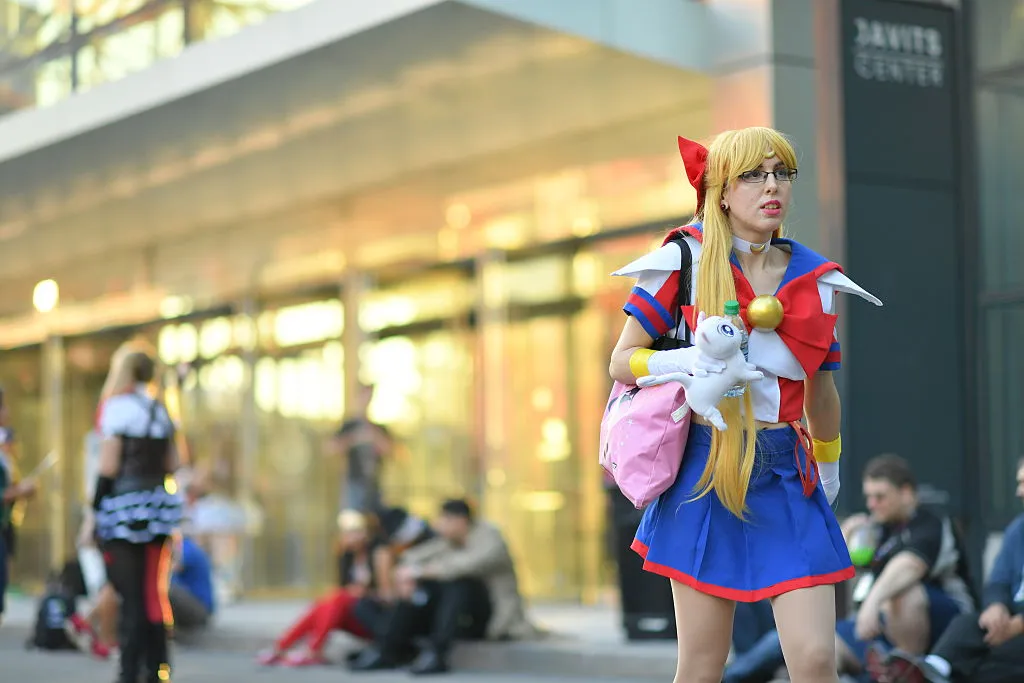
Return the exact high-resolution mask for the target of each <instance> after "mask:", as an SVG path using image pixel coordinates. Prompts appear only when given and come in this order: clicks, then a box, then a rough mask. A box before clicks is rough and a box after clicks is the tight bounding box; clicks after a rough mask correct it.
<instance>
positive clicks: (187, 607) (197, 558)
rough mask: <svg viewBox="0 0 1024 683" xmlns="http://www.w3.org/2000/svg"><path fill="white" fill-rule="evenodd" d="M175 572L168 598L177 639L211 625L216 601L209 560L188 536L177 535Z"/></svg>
mask: <svg viewBox="0 0 1024 683" xmlns="http://www.w3.org/2000/svg"><path fill="white" fill-rule="evenodd" d="M175 536H176V538H175V539H174V540H175V548H174V555H173V556H174V568H173V569H172V572H171V588H170V590H169V591H168V593H167V598H168V600H169V601H170V603H171V615H172V616H173V617H174V632H175V636H178V635H187V634H189V633H190V632H194V631H198V630H201V629H203V628H205V627H206V626H207V624H209V623H210V617H212V616H213V613H214V609H215V605H216V601H215V599H214V594H213V593H214V591H213V569H212V567H211V565H210V557H209V556H208V555H207V554H206V551H204V550H203V549H202V548H201V547H199V544H198V543H196V542H195V541H194V540H192V538H190V537H189V536H188V535H186V534H175Z"/></svg>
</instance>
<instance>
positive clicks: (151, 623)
mask: <svg viewBox="0 0 1024 683" xmlns="http://www.w3.org/2000/svg"><path fill="white" fill-rule="evenodd" d="M124 363H125V364H126V366H127V367H128V368H129V370H130V372H131V375H132V380H133V382H134V384H135V390H134V391H131V392H127V393H121V394H117V395H114V396H111V397H110V398H109V399H108V400H107V401H106V403H105V404H104V406H103V413H102V416H101V418H100V432H101V433H102V436H103V441H102V444H101V450H100V462H99V468H98V469H99V472H98V477H97V481H96V487H95V498H94V500H93V510H94V511H95V513H96V514H95V521H94V523H95V528H96V532H97V536H98V537H99V539H100V541H101V543H102V544H103V549H104V552H105V553H106V555H107V558H108V567H107V571H108V574H109V578H110V581H111V582H112V583H113V585H114V588H115V589H116V590H117V592H118V594H120V596H121V610H120V618H119V627H120V628H119V630H120V638H119V644H120V647H121V657H120V675H119V678H118V681H119V683H137V681H138V680H139V674H140V673H141V672H143V671H145V678H144V679H143V680H145V681H147V683H156V682H157V681H161V682H165V681H168V680H170V663H169V659H170V658H169V653H168V646H167V629H168V626H169V625H170V624H171V623H172V619H171V615H170V610H169V609H168V607H167V606H168V599H167V591H168V581H167V571H168V569H169V567H170V559H171V558H170V553H171V543H170V540H169V539H170V536H171V534H172V532H173V531H174V530H175V529H176V528H177V527H178V525H179V524H180V522H181V516H182V508H183V501H182V499H181V496H180V495H179V494H178V493H177V491H176V490H173V492H172V490H168V488H167V486H166V480H167V478H168V477H169V476H170V475H171V474H172V473H173V472H174V470H175V469H176V466H177V452H176V450H175V448H174V438H173V437H174V424H173V422H172V421H171V418H170V416H169V415H168V413H167V409H166V408H165V407H164V406H163V404H162V403H161V402H160V401H158V400H157V399H156V398H154V397H153V396H152V395H151V393H150V391H149V387H150V385H151V384H152V383H153V379H154V376H155V369H156V368H155V366H156V364H155V362H154V361H153V359H152V358H151V357H150V356H149V355H148V354H146V353H143V352H134V353H131V354H129V355H128V356H127V357H126V358H125V360H124Z"/></svg>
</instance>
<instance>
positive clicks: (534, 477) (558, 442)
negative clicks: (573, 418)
mask: <svg viewBox="0 0 1024 683" xmlns="http://www.w3.org/2000/svg"><path fill="white" fill-rule="evenodd" d="M568 322H569V318H568V317H563V316H544V317H537V318H530V319H527V320H523V321H520V322H514V323H511V324H509V325H508V326H507V328H506V346H505V368H506V369H505V373H504V382H505V384H504V386H503V389H504V391H505V393H506V396H507V399H508V400H507V401H506V402H505V415H504V423H505V425H506V444H505V452H506V453H507V454H508V456H509V457H508V458H506V460H505V467H504V470H505V474H506V475H507V484H505V485H504V486H502V487H501V488H494V487H493V486H492V485H491V484H492V482H491V478H490V477H488V479H487V482H488V490H487V494H486V496H485V501H486V502H487V510H488V514H489V515H492V516H494V518H497V519H500V520H501V521H502V526H503V528H504V529H505V531H506V533H507V534H508V538H509V542H510V544H511V546H512V549H513V552H514V553H515V557H516V560H517V563H518V566H519V568H520V571H521V576H522V582H523V589H524V591H525V592H526V593H527V594H528V595H530V596H533V597H543V598H547V599H561V598H575V597H578V596H579V591H580V567H579V557H578V555H579V549H580V544H581V539H580V538H579V536H578V532H577V530H576V517H577V516H578V515H579V514H580V511H579V510H577V509H576V501H577V496H578V491H579V489H580V487H581V485H582V483H581V481H580V477H581V475H580V471H581V469H580V455H579V454H578V452H577V451H576V450H575V448H574V444H573V436H572V432H571V431H570V427H569V424H570V422H569V412H568V410H569V405H570V392H572V391H573V388H572V387H571V386H570V384H569V378H570V372H569V365H570V363H572V362H573V359H572V354H570V348H571V345H570V337H569V334H568ZM539 387H543V388H544V389H547V390H549V391H550V395H551V400H550V401H547V400H541V401H534V400H532V399H533V397H534V396H535V393H536V391H537V389H538V388H539ZM536 547H544V548H549V549H550V552H545V553H536V552H531V551H530V549H531V548H536Z"/></svg>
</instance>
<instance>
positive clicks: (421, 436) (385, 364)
mask: <svg viewBox="0 0 1024 683" xmlns="http://www.w3.org/2000/svg"><path fill="white" fill-rule="evenodd" d="M469 340H470V337H469V336H468V335H466V334H465V333H463V332H457V331H448V330H439V331H436V332H430V333H427V334H424V335H417V336H416V337H391V338H387V339H383V340H381V341H379V342H377V343H375V344H371V345H369V348H368V349H367V351H366V352H365V354H364V355H363V357H364V359H365V364H366V371H367V379H368V380H369V381H372V382H373V383H374V386H375V391H374V397H373V402H372V403H371V404H370V409H369V413H370V417H371V419H374V420H376V421H379V422H381V423H382V424H385V425H387V427H388V428H389V429H390V430H391V432H392V433H393V434H394V435H395V438H396V440H397V443H398V444H399V446H398V448H397V450H396V453H395V454H394V456H393V462H391V463H389V464H388V465H387V466H386V467H385V468H384V492H385V496H386V498H387V499H388V500H391V501H395V503H396V504H401V505H408V506H409V507H410V509H413V510H415V511H416V512H418V513H420V514H424V515H428V516H431V517H432V516H433V515H434V514H436V511H437V510H436V509H437V504H438V503H439V502H440V501H441V500H442V499H443V498H446V497H451V496H463V495H474V494H475V492H476V489H477V486H478V484H479V481H480V479H481V478H482V477H483V471H482V470H480V469H479V468H478V467H479V460H478V458H477V457H476V456H475V445H474V430H473V422H472V420H473V410H472V406H473V400H474V392H473V359H472V352H471V346H470V343H469Z"/></svg>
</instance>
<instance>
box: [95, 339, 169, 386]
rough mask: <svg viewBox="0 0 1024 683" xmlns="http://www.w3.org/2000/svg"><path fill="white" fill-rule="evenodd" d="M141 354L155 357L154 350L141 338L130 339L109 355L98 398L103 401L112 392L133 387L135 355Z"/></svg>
mask: <svg viewBox="0 0 1024 683" xmlns="http://www.w3.org/2000/svg"><path fill="white" fill-rule="evenodd" d="M139 354H142V355H146V356H149V357H150V358H156V350H155V349H154V348H153V346H152V345H151V344H149V343H148V342H146V341H144V340H142V339H132V340H130V341H126V342H125V343H123V344H121V346H119V347H117V350H116V351H114V353H113V355H111V357H110V371H109V372H108V373H107V379H106V380H105V381H104V382H103V388H102V389H101V390H100V400H101V401H104V400H106V399H108V398H110V397H111V396H113V395H114V394H122V393H125V392H128V391H132V390H133V389H134V388H135V378H134V376H133V372H134V370H135V363H134V362H129V361H134V359H135V356H137V355H139Z"/></svg>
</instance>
